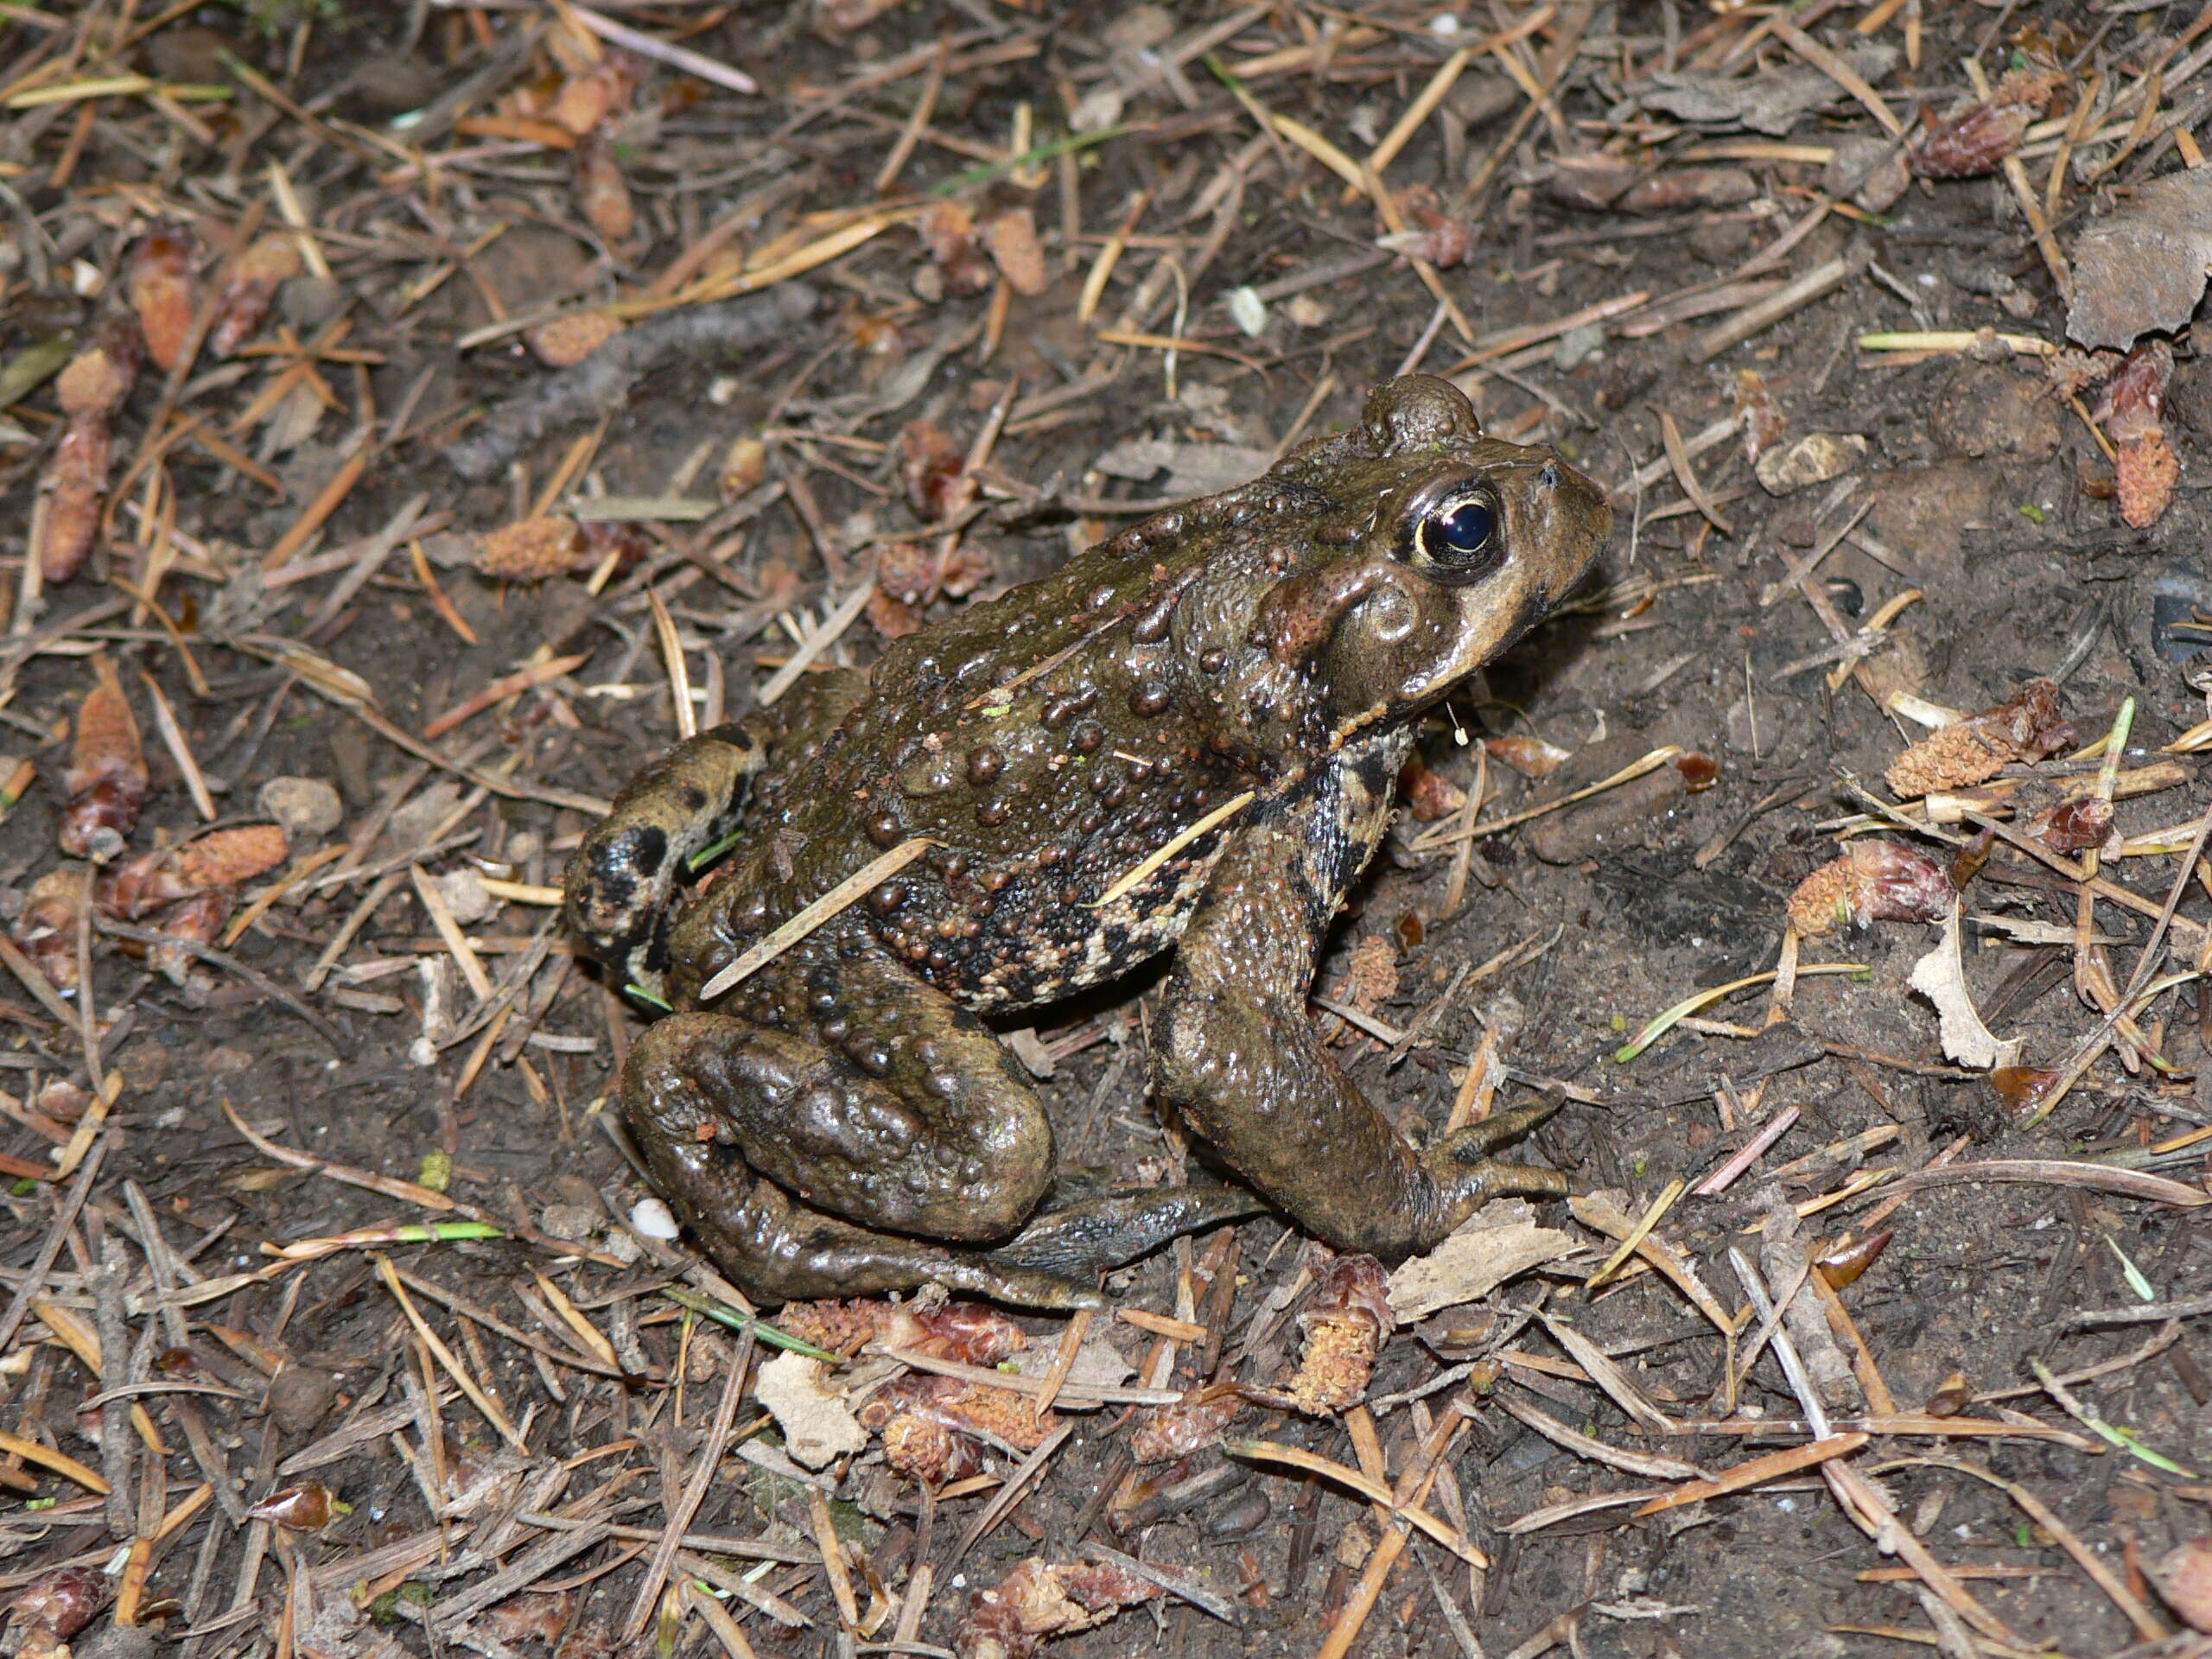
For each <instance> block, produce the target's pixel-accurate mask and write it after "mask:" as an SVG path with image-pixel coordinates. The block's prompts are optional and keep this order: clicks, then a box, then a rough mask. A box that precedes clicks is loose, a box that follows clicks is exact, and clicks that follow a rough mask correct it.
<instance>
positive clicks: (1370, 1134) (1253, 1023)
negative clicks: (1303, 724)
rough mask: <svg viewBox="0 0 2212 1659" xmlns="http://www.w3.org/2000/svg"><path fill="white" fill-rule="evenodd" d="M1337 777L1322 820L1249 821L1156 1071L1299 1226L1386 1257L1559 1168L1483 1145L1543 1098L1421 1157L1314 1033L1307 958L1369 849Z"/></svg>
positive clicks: (1218, 885) (1178, 984) (1195, 1121)
mask: <svg viewBox="0 0 2212 1659" xmlns="http://www.w3.org/2000/svg"><path fill="white" fill-rule="evenodd" d="M1343 788H1344V786H1343V785H1332V788H1331V789H1330V790H1325V791H1324V792H1325V796H1329V797H1330V798H1327V799H1325V801H1324V802H1323V803H1322V807H1323V809H1324V810H1322V811H1321V813H1320V815H1319V817H1318V818H1316V817H1310V816H1308V815H1306V814H1304V813H1301V814H1300V815H1298V816H1294V817H1286V818H1283V819H1281V820H1278V821H1276V822H1274V823H1263V824H1259V825H1255V826H1254V827H1252V828H1251V829H1248V830H1247V831H1245V833H1244V834H1243V836H1242V837H1241V838H1240V840H1239V842H1238V843H1237V844H1236V846H1234V847H1232V848H1231V849H1230V851H1229V852H1228V853H1227V854H1226V855H1224V858H1223V860H1222V861H1221V863H1220V864H1219V865H1217V867H1216V868H1215V870H1214V874H1213V878H1212V880H1211V884H1210V885H1209V887H1208V888H1207V891H1206V893H1205V897H1204V898H1203V899H1201V900H1200V901H1199V906H1198V911H1197V912H1196V914H1195V915H1193V917H1192V920H1191V924H1190V926H1189V928H1188V929H1187V930H1186V931H1185V933H1184V936H1183V941H1182V944H1180V945H1179V947H1178V949H1177V952H1176V960H1175V966H1174V969H1173V973H1172V974H1171V976H1170V977H1169V980H1168V984H1167V990H1166V999H1165V1002H1164V1007H1163V1010H1162V1015H1161V1019H1160V1024H1159V1025H1158V1026H1157V1027H1155V1028H1154V1037H1153V1057H1154V1076H1155V1080H1156V1083H1157V1086H1158V1088H1159V1090H1160V1093H1161V1095H1162V1096H1165V1097H1166V1099H1167V1100H1169V1101H1171V1102H1173V1103H1174V1105H1175V1106H1176V1107H1177V1108H1178V1109H1180V1110H1181V1112H1182V1113H1183V1115H1184V1116H1185V1117H1186V1118H1188V1119H1189V1121H1190V1122H1191V1124H1192V1127H1193V1128H1196V1129H1198V1132H1199V1133H1200V1134H1202V1135H1205V1137H1206V1139H1207V1140H1209V1141H1212V1142H1213V1144H1214V1145H1215V1146H1216V1147H1218V1148H1219V1149H1220V1151H1221V1153H1222V1155H1223V1156H1224V1158H1226V1159H1227V1160H1228V1161H1229V1163H1230V1166H1232V1167H1233V1168H1234V1169H1235V1170H1236V1173H1238V1174H1240V1175H1242V1176H1243V1178H1244V1179H1247V1180H1249V1182H1250V1183H1251V1184H1252V1185H1254V1186H1255V1187H1257V1188H1259V1190H1260V1191H1261V1192H1263V1193H1265V1194H1266V1195H1267V1196H1268V1198H1271V1199H1273V1200H1274V1202H1275V1203H1276V1204H1278V1205H1281V1207H1282V1208H1283V1209H1285V1210H1287V1211H1289V1212H1290V1214H1291V1215H1292V1216H1294V1217H1296V1218H1297V1220H1298V1221H1299V1222H1300V1224H1302V1225H1303V1226H1305V1227H1306V1228H1307V1229H1308V1230H1311V1231H1313V1232H1314V1233H1317V1234H1319V1236H1321V1237H1323V1238H1325V1239H1326V1240H1328V1241H1329V1242H1330V1243H1332V1244H1336V1245H1339V1246H1341V1247H1343V1248H1345V1249H1358V1250H1368V1251H1371V1252H1373V1253H1374V1254H1376V1255H1381V1256H1385V1257H1389V1258H1393V1259H1395V1258H1396V1257H1400V1256H1403V1255H1409V1254H1412V1253H1413V1252H1414V1251H1418V1250H1425V1249H1429V1248H1430V1247H1432V1246H1433V1245H1434V1244H1435V1243H1437V1242H1438V1241H1440V1239H1442V1238H1443V1237H1444V1236H1445V1235H1446V1234H1447V1233H1449V1232H1451V1231H1452V1229H1453V1228H1455V1227H1457V1226H1458V1225H1459V1224H1460V1223H1461V1222H1462V1221H1465V1219H1466V1218H1467V1217H1468V1216H1470V1215H1471V1214H1472V1213H1473V1212H1474V1211H1475V1210H1476V1209H1477V1208H1478V1207H1479V1206H1480V1205H1483V1204H1484V1203H1485V1202H1487V1201H1488V1200H1489V1199H1491V1198H1496V1197H1498V1196H1501V1195H1503V1194H1505V1193H1516V1192H1517V1193H1528V1194H1531V1195H1541V1196H1548V1197H1557V1196H1558V1195H1560V1194H1561V1193H1563V1192H1566V1191H1567V1178H1566V1177H1565V1176H1563V1175H1561V1174H1560V1173H1559V1172H1558V1171H1556V1170H1550V1169H1537V1168H1532V1167H1529V1166H1525V1165H1519V1164H1507V1163H1500V1162H1497V1161H1495V1160H1491V1158H1490V1157H1489V1156H1488V1155H1487V1154H1488V1153H1489V1151H1490V1149H1491V1147H1493V1146H1494V1145H1496V1144H1497V1141H1501V1140H1503V1139H1505V1138H1507V1137H1509V1136H1510V1135H1513V1134H1516V1133H1518V1132H1520V1131H1522V1130H1525V1129H1526V1128H1529V1127H1531V1126H1532V1125H1533V1124H1534V1123H1535V1122H1536V1121H1537V1120H1538V1119H1540V1118H1541V1116H1543V1115H1544V1112H1545V1110H1546V1108H1539V1109H1535V1110H1533V1111H1524V1112H1518V1113H1508V1114H1503V1115H1501V1116H1499V1117H1498V1118H1497V1119H1493V1120H1492V1121H1491V1122H1488V1123H1484V1124H1479V1125H1477V1126H1476V1127H1475V1128H1471V1129H1467V1130H1463V1131H1461V1132H1460V1133H1459V1134H1458V1135H1452V1136H1451V1137H1448V1138H1446V1140H1443V1141H1439V1142H1438V1143H1437V1144H1436V1145H1434V1146H1433V1147H1429V1148H1428V1149H1427V1153H1426V1154H1423V1153H1420V1152H1416V1151H1415V1150H1414V1147H1412V1146H1410V1145H1408V1142H1407V1141H1406V1140H1405V1137H1404V1136H1402V1135H1400V1134H1399V1133H1398V1132H1397V1130H1396V1129H1395V1128H1393V1127H1392V1126H1391V1124H1390V1122H1389V1120H1388V1119H1387V1118H1385V1117H1384V1116H1383V1115H1382V1113H1380V1112H1379V1111H1377V1110H1376V1109H1375V1107H1374V1106H1373V1105H1371V1104H1370V1103H1369V1102H1368V1101H1367V1099H1366V1098H1365V1096H1363V1095H1362V1094H1361V1093H1360V1092H1359V1090H1358V1089H1357V1087H1356V1086H1355V1085H1354V1084H1352V1082H1351V1079H1349V1078H1348V1077H1345V1076H1344V1073H1343V1071H1341V1070H1339V1069H1338V1065H1337V1063H1336V1062H1335V1060H1333V1059H1332V1058H1330V1057H1329V1055H1328V1053H1327V1052H1325V1050H1324V1049H1323V1048H1322V1046H1321V1045H1320V1043H1319V1040H1318V1039H1316V1037H1315V1035H1314V1033H1313V1023H1312V1021H1311V1020H1310V1019H1309V1017H1308V1016H1307V1014H1306V994H1307V991H1308V988H1309V987H1310V986H1311V984H1312V982H1313V963H1314V955H1315V952H1316V950H1317V949H1318V946H1319V940H1320V938H1321V937H1322V934H1323V932H1324V931H1325V929H1326V927H1327V925H1328V922H1329V918H1330V917H1331V916H1332V914H1333V913H1334V912H1335V910H1336V907H1337V904H1338V899H1339V896H1340V894H1341V893H1342V891H1343V886H1344V883H1347V882H1349V881H1350V880H1351V876H1352V875H1353V874H1357V870H1358V868H1359V866H1360V864H1361V863H1363V862H1364V861H1365V857H1366V852H1367V850H1368V849H1369V848H1371V846H1372V844H1373V840H1372V838H1368V837H1366V836H1363V831H1365V830H1367V829H1370V828H1372V827H1373V826H1372V825H1371V824H1370V823H1363V822H1362V818H1361V814H1360V813H1359V812H1358V810H1357V808H1358V806H1359V805H1360V804H1361V803H1360V802H1359V801H1358V800H1357V795H1358V793H1359V791H1358V788H1357V780H1356V779H1353V780H1350V789H1351V793H1352V794H1353V796H1354V797H1355V798H1354V799H1353V800H1351V801H1350V802H1346V801H1344V799H1343V798H1342V791H1343ZM1332 791H1333V792H1332ZM1345 808H1350V809H1351V810H1349V811H1346V810H1343V809H1345ZM1376 835H1377V836H1379V830H1377V831H1376ZM1363 841H1364V844H1362V842H1363ZM1347 865H1349V868H1346V867H1347Z"/></svg>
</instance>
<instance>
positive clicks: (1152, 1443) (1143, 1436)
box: [1129, 1385, 1250, 1463]
mask: <svg viewBox="0 0 2212 1659" xmlns="http://www.w3.org/2000/svg"><path fill="white" fill-rule="evenodd" d="M1249 1403H1250V1402H1249V1400H1248V1399H1247V1398H1246V1396H1245V1391H1244V1390H1243V1389H1241V1388H1237V1387H1235V1386H1233V1385H1230V1386H1210V1387H1206V1388H1201V1389H1192V1390H1191V1391H1190V1393H1189V1394H1187V1395H1185V1396H1184V1397H1183V1398H1182V1399H1181V1400H1179V1401H1178V1402H1176V1403H1175V1404H1173V1405H1172V1406H1147V1407H1145V1408H1143V1410H1141V1412H1139V1413H1138V1414H1137V1426H1136V1431H1135V1433H1133V1434H1131V1435H1130V1436H1129V1455H1130V1456H1131V1457H1132V1458H1135V1459H1136V1460H1137V1461H1138V1462H1139V1463H1165V1462H1166V1461H1167V1460H1168V1459H1170V1458H1182V1457H1188V1456H1189V1455H1190V1454H1191V1453H1192V1452H1199V1451H1203V1450H1205V1448H1206V1447H1207V1446H1215V1445H1218V1444H1219V1443H1220V1441H1221V1439H1222V1437H1223V1436H1224V1434H1226V1433H1228V1432H1229V1426H1230V1423H1232V1422H1234V1421H1236V1419H1237V1418H1238V1417H1239V1416H1240V1415H1242V1414H1243V1411H1244V1409H1245V1408H1246V1407H1247V1406H1248V1405H1249Z"/></svg>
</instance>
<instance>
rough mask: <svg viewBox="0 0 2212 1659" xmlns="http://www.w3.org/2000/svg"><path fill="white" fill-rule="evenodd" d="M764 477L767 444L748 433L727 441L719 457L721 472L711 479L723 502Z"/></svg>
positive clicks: (748, 491) (762, 481) (744, 492)
mask: <svg viewBox="0 0 2212 1659" xmlns="http://www.w3.org/2000/svg"><path fill="white" fill-rule="evenodd" d="M767 480H768V446H767V445H766V444H765V443H763V442H760V439H758V438H756V437H754V436H753V435H751V434H750V433H748V434H747V435H745V436H743V437H740V438H734V439H732V440H731V441H730V446H729V453H728V454H726V455H724V456H723V457H722V467H721V474H720V476H719V477H717V478H716V480H715V487H716V488H717V489H719V490H720V492H721V499H722V500H723V501H724V502H726V503H727V502H731V501H734V500H736V499H738V498H739V497H740V496H742V495H750V494H751V493H753V491H755V490H757V489H759V488H760V486H761V485H763V484H765V483H766V482H767Z"/></svg>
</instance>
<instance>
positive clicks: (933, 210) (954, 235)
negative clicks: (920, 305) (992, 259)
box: [914, 201, 991, 294]
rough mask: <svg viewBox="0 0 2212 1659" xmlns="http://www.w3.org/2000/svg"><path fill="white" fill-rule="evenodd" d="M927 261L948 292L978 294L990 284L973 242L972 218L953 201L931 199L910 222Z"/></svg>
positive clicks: (986, 265) (986, 266)
mask: <svg viewBox="0 0 2212 1659" xmlns="http://www.w3.org/2000/svg"><path fill="white" fill-rule="evenodd" d="M914 231H915V233H916V234H917V235H918V236H919V237H920V238H922V246H923V248H924V249H925V250H926V251H928V254H929V257H930V263H931V264H934V265H935V266H936V267H937V268H938V270H940V271H941V272H943V273H944V291H945V292H946V293H948V294H979V293H981V292H982V290H983V289H987V288H988V287H989V286H990V285H991V267H990V264H989V262H988V260H986V259H985V258H984V257H983V255H982V250H981V249H980V248H978V247H977V245H976V221H975V219H974V218H973V216H972V215H970V214H969V212H968V210H967V209H966V208H965V207H962V206H961V205H960V204H959V203H958V202H957V201H935V202H931V204H930V205H929V206H928V207H925V208H924V209H923V210H922V215H921V217H920V218H919V219H916V220H915V221H914Z"/></svg>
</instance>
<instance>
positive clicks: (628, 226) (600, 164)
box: [574, 132, 638, 248]
mask: <svg viewBox="0 0 2212 1659" xmlns="http://www.w3.org/2000/svg"><path fill="white" fill-rule="evenodd" d="M574 161H575V188H576V205H577V206H578V207H582V209H583V215H584V219H585V221H586V222H587V223H588V224H589V225H590V226H591V227H592V229H593V230H594V232H597V233H598V236H599V239H600V240H601V242H603V243H605V244H606V245H607V246H608V247H610V248H620V247H624V246H626V245H628V243H629V240H630V238H631V237H632V235H633V234H634V233H635V232H636V231H637V228H638V213H637V209H636V208H635V207H632V205H631V202H630V186H629V184H628V182H627V181H625V180H624V178H623V177H622V167H621V163H620V162H618V161H617V160H616V159H615V155H614V146H613V145H612V144H610V143H607V140H606V139H605V138H603V137H601V136H600V135H599V134H598V133H597V132H591V133H587V134H586V135H585V136H584V137H582V138H579V139H578V140H577V141H576V149H575V157H574Z"/></svg>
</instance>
